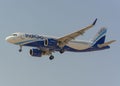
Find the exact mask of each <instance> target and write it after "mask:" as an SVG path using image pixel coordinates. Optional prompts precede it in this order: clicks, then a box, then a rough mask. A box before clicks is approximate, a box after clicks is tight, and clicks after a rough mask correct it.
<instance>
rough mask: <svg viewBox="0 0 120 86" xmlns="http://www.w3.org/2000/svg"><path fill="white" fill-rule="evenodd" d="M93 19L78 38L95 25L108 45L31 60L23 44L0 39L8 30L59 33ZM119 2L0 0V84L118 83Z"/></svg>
mask: <svg viewBox="0 0 120 86" xmlns="http://www.w3.org/2000/svg"><path fill="white" fill-rule="evenodd" d="M95 18H98V22H97V24H96V26H95V27H94V28H93V29H91V30H89V31H87V32H86V34H84V36H81V37H79V38H78V39H79V40H80V39H82V40H83V39H84V40H89V39H92V37H93V36H94V35H95V33H96V32H97V31H98V30H99V29H100V28H101V27H103V26H104V27H107V28H108V33H107V39H106V41H108V40H111V39H116V40H117V42H116V43H114V44H112V45H111V49H109V50H105V51H100V52H90V53H68V52H65V53H64V54H62V55H61V54H59V53H54V56H55V59H54V60H53V61H49V59H48V57H47V56H44V57H42V58H34V57H31V56H30V55H29V49H30V48H28V47H24V48H23V52H22V53H19V52H18V49H19V47H18V46H15V45H12V44H9V43H7V42H6V41H5V40H4V39H5V37H6V36H8V35H10V34H11V33H13V32H27V33H34V34H44V35H53V36H58V37H60V36H64V35H65V34H68V33H70V32H73V31H76V30H78V29H80V28H82V27H84V26H87V25H88V24H91V23H92V22H93V21H94V19H95ZM119 25H120V1H119V0H0V29H1V34H0V37H1V42H0V47H1V54H0V86H120V54H119V52H120V46H119V45H120V44H119V43H120V40H119V39H120V38H119V37H120V27H119Z"/></svg>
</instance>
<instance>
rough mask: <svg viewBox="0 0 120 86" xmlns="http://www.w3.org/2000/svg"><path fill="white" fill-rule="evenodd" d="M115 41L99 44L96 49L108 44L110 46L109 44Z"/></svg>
mask: <svg viewBox="0 0 120 86" xmlns="http://www.w3.org/2000/svg"><path fill="white" fill-rule="evenodd" d="M115 41H116V40H112V41H109V42H105V43H103V44H99V45H98V47H99V48H102V47H105V46H108V45H109V44H111V43H113V42H115Z"/></svg>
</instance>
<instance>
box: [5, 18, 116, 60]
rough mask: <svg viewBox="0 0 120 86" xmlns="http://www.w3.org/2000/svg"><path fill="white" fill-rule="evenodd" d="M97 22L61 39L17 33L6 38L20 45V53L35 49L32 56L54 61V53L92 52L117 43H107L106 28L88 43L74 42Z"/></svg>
mask: <svg viewBox="0 0 120 86" xmlns="http://www.w3.org/2000/svg"><path fill="white" fill-rule="evenodd" d="M96 21H97V19H95V21H94V22H93V23H92V24H90V25H88V26H87V27H85V28H83V29H81V30H78V31H76V32H73V33H71V34H68V35H65V36H63V37H59V38H55V37H48V36H41V35H33V34H28V33H20V32H17V33H13V34H12V35H10V36H8V37H6V41H8V42H9V43H12V44H15V45H19V46H20V49H19V52H21V51H22V46H29V47H33V48H32V49H30V51H29V53H30V55H31V56H34V57H42V56H43V55H48V56H50V57H49V59H50V60H52V59H54V56H53V55H52V53H53V52H55V51H58V52H60V53H61V54H62V53H64V52H66V51H70V52H91V51H99V50H104V49H109V48H110V46H109V44H111V43H113V42H115V40H111V41H109V42H105V38H106V32H107V29H106V28H101V29H100V31H99V32H98V33H97V34H96V35H95V37H94V38H93V40H91V41H88V42H86V41H75V40H74V39H75V38H76V37H78V36H80V35H83V34H84V33H85V32H86V31H87V30H89V29H90V28H92V27H93V26H94V25H95V23H96Z"/></svg>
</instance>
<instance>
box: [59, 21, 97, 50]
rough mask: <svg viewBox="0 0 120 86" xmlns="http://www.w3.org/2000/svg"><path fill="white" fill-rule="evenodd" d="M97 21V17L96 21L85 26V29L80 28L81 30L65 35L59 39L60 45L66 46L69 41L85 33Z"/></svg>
mask: <svg viewBox="0 0 120 86" xmlns="http://www.w3.org/2000/svg"><path fill="white" fill-rule="evenodd" d="M96 21H97V19H95V21H94V22H93V23H92V24H91V25H89V26H87V27H85V28H83V29H81V30H79V31H76V32H74V33H71V34H68V35H66V36H64V37H61V38H59V39H58V46H59V47H61V48H62V47H64V46H65V45H66V44H67V43H68V42H69V41H71V40H72V39H75V38H76V37H78V36H79V35H83V34H84V33H85V31H86V30H88V29H90V28H92V27H93V26H94V25H95V24H96Z"/></svg>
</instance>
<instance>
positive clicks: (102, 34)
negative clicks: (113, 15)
mask: <svg viewBox="0 0 120 86" xmlns="http://www.w3.org/2000/svg"><path fill="white" fill-rule="evenodd" d="M106 32H107V29H106V28H104V27H103V28H101V29H100V31H99V32H98V33H97V34H96V35H95V38H94V39H93V40H92V42H93V43H92V46H93V47H98V45H99V44H103V43H104V42H105V38H106Z"/></svg>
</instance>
